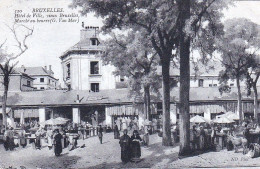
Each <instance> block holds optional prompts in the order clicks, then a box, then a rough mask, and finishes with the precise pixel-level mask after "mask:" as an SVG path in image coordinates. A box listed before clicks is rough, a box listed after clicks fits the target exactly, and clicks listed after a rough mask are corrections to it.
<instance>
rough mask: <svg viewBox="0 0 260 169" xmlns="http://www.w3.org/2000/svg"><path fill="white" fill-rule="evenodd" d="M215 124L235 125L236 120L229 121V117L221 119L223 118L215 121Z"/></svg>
mask: <svg viewBox="0 0 260 169" xmlns="http://www.w3.org/2000/svg"><path fill="white" fill-rule="evenodd" d="M214 122H215V123H222V124H227V123H233V122H234V120H232V119H228V118H227V117H221V118H218V119H215V120H214Z"/></svg>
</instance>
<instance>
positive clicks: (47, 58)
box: [0, 0, 260, 79]
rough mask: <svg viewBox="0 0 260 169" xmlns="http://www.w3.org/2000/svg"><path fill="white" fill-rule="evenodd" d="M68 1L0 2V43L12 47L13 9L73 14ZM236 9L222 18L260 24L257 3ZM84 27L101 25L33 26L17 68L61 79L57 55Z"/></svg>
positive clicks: (241, 4) (238, 5)
mask: <svg viewBox="0 0 260 169" xmlns="http://www.w3.org/2000/svg"><path fill="white" fill-rule="evenodd" d="M70 3H71V0H1V1H0V11H1V12H0V37H1V38H0V43H2V42H3V41H5V39H7V40H8V42H7V43H6V44H7V45H8V46H10V45H12V44H13V41H12V40H10V39H13V36H12V34H11V33H10V31H9V29H8V28H7V26H6V25H9V26H12V24H13V23H14V15H15V10H22V11H23V13H32V10H33V8H63V9H64V14H71V13H75V14H77V13H78V11H79V9H70V8H68V5H69V4H70ZM235 4H236V6H234V7H230V8H229V10H227V11H225V18H226V19H227V18H235V17H245V18H248V19H250V20H252V21H253V22H255V23H257V24H259V25H260V19H259V18H260V10H259V9H260V1H237V2H236V3H235ZM83 21H84V22H85V26H88V25H89V26H102V22H101V20H100V19H97V18H95V17H94V16H93V15H88V16H87V17H80V20H79V23H51V24H50V23H33V24H27V25H28V26H30V27H34V33H33V36H32V37H30V39H28V46H29V49H28V50H27V51H26V53H25V54H24V55H22V56H21V57H20V58H19V66H20V65H25V66H45V65H52V69H53V70H54V72H55V76H56V77H57V78H59V79H62V69H61V64H60V59H59V56H60V55H61V54H62V53H63V52H64V51H66V50H67V49H68V48H69V47H71V46H73V45H74V44H75V43H77V42H78V41H79V33H80V29H81V23H82V22H83ZM10 49H12V48H10V47H9V50H10Z"/></svg>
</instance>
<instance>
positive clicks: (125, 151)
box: [119, 130, 131, 163]
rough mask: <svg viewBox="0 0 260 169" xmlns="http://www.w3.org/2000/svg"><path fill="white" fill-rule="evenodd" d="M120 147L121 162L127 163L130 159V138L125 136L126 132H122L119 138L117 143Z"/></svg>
mask: <svg viewBox="0 0 260 169" xmlns="http://www.w3.org/2000/svg"><path fill="white" fill-rule="evenodd" d="M119 144H120V147H121V160H122V162H124V163H127V162H128V161H129V160H130V158H131V153H130V137H129V136H128V135H127V130H124V134H123V136H121V137H120V141H119Z"/></svg>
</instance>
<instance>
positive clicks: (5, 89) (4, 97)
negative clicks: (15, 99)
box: [2, 78, 9, 128]
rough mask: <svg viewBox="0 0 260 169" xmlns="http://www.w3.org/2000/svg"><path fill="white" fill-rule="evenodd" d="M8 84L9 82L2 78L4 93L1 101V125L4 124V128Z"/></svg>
mask: <svg viewBox="0 0 260 169" xmlns="http://www.w3.org/2000/svg"><path fill="white" fill-rule="evenodd" d="M8 84H9V82H8V81H6V78H4V95H3V103H2V113H3V125H4V126H5V128H6V127H7V114H6V102H7V92H8Z"/></svg>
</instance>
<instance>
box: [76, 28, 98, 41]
mask: <svg viewBox="0 0 260 169" xmlns="http://www.w3.org/2000/svg"><path fill="white" fill-rule="evenodd" d="M98 30H99V27H94V26H85V28H84V29H81V31H80V41H81V42H86V41H89V40H90V38H98Z"/></svg>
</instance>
